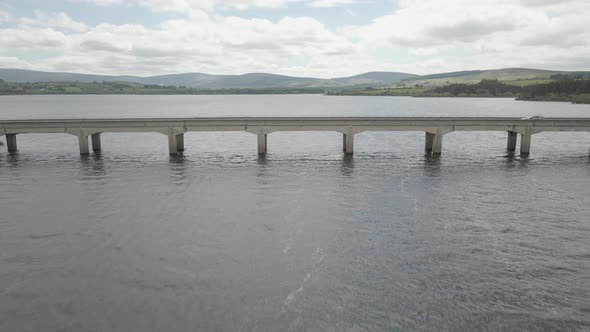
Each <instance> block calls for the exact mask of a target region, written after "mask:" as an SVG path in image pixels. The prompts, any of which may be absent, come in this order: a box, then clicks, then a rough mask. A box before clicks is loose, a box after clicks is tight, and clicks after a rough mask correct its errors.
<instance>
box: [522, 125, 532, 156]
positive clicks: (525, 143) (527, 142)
mask: <svg viewBox="0 0 590 332" xmlns="http://www.w3.org/2000/svg"><path fill="white" fill-rule="evenodd" d="M532 136H533V135H532V134H531V132H530V131H529V130H527V131H526V132H525V133H524V134H521V135H520V155H521V156H528V155H529V154H530V153H531V138H532Z"/></svg>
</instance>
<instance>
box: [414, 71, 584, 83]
mask: <svg viewBox="0 0 590 332" xmlns="http://www.w3.org/2000/svg"><path fill="white" fill-rule="evenodd" d="M572 73H574V72H568V71H553V70H541V69H528V68H504V69H494V70H472V71H460V72H450V73H441V74H433V75H423V76H417V77H413V78H408V79H405V80H403V82H404V83H407V84H431V85H443V84H448V83H477V82H480V81H481V80H484V79H488V80H490V79H492V80H499V81H525V80H535V81H537V82H535V83H538V81H543V80H549V78H550V77H551V76H552V75H557V74H572ZM580 73H589V72H580ZM516 85H526V84H516Z"/></svg>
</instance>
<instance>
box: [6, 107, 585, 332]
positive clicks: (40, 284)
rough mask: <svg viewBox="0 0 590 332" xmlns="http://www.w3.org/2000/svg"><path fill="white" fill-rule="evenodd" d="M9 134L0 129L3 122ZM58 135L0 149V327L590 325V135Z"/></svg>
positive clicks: (47, 110)
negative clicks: (513, 150)
mask: <svg viewBox="0 0 590 332" xmlns="http://www.w3.org/2000/svg"><path fill="white" fill-rule="evenodd" d="M304 115H305V116H531V115H543V116H546V117H547V116H559V117H590V105H572V104H567V103H542V102H517V101H513V100H510V99H479V98H473V99H439V98H429V99H415V98H404V97H400V98H391V97H326V96H17V97H1V98H0V119H18V118H63V117H79V118H95V117H152V116H153V117H190V116H304ZM1 140H2V141H4V142H5V140H4V138H2V139H1ZM341 145H342V138H341V135H340V134H338V133H321V132H320V133H318V132H310V133H308V132H305V133H302V132H295V133H284V132H281V133H273V134H271V135H269V153H268V155H267V157H265V158H259V157H258V156H257V155H256V136H254V135H252V134H249V133H187V134H185V146H186V151H185V153H184V155H183V156H181V157H169V156H168V154H167V138H166V136H164V135H161V134H157V133H154V134H137V133H136V134H123V133H121V134H103V135H102V148H103V151H102V154H99V155H96V154H94V155H93V154H91V155H90V156H87V157H82V156H80V155H79V153H78V143H77V138H76V137H74V136H70V135H67V134H52V135H32V134H31V135H19V136H18V146H19V151H18V153H14V154H9V153H7V152H6V150H5V149H6V147H5V146H3V147H1V148H0V149H1V150H0V331H19V332H24V331H390V330H391V331H397V330H416V331H432V330H443V331H458V330H466V331H468V330H512V331H515V330H516V331H517V330H537V331H541V330H562V331H566V330H567V331H590V300H589V299H590V241H589V239H590V158H589V157H588V148H589V147H590V133H541V134H537V135H534V136H533V143H532V154H531V156H530V157H529V158H520V157H513V156H508V155H507V154H506V152H505V151H504V149H505V145H506V135H505V133H496V132H476V133H469V132H457V133H450V134H448V135H445V139H444V147H443V155H442V157H441V158H440V159H437V160H432V159H429V158H427V157H425V156H424V155H423V148H424V134H423V133H414V132H393V133H389V132H375V133H362V134H359V135H357V136H356V137H355V155H354V156H353V157H346V156H344V155H343V154H342V146H341Z"/></svg>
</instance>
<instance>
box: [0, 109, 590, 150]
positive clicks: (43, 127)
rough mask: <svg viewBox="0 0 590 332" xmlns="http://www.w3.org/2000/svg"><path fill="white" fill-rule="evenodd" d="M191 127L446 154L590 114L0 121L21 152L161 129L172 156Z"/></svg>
mask: <svg viewBox="0 0 590 332" xmlns="http://www.w3.org/2000/svg"><path fill="white" fill-rule="evenodd" d="M191 131H246V132H250V133H252V134H255V135H257V136H258V153H259V154H265V153H266V151H267V139H268V134H270V133H273V132H277V131H334V132H339V133H342V148H343V151H344V152H345V153H347V154H352V153H353V150H354V135H356V134H359V133H362V132H365V131H421V132H424V133H425V151H426V152H427V153H432V154H433V155H440V154H441V152H442V145H443V136H444V135H445V134H448V133H450V132H453V131H504V132H507V144H506V147H507V150H508V151H509V152H515V151H516V145H517V138H518V135H520V154H521V155H523V156H526V155H528V154H529V153H530V150H531V138H532V136H533V135H534V134H537V133H540V132H545V131H586V132H590V118H540V117H533V118H514V117H461V118H458V117H455V118H451V117H442V118H436V117H251V118H249V117H242V118H230V117H220V118H168V119H161V118H136V119H56V120H0V135H6V145H7V147H8V151H16V150H17V142H16V137H17V135H19V134H27V133H67V134H71V135H74V136H77V137H78V141H79V144H80V153H81V154H88V153H89V152H90V149H89V139H88V138H89V137H90V140H91V141H92V150H93V151H100V150H101V142H100V134H101V133H115V132H157V133H162V134H164V135H166V136H167V137H168V148H169V152H170V154H171V155H174V154H178V153H179V152H182V151H184V133H186V132H191Z"/></svg>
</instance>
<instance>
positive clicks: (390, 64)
mask: <svg viewBox="0 0 590 332" xmlns="http://www.w3.org/2000/svg"><path fill="white" fill-rule="evenodd" d="M589 17H590V0H2V1H0V68H21V69H33V70H43V71H68V72H80V73H92V74H108V75H142V76H149V75H160V74H172V73H184V72H202V73H209V74H243V73H250V72H267V73H275V74H284V75H292V76H310V77H323V78H333V77H342V76H350V75H356V74H360V73H364V72H368V71H399V72H408V73H414V74H429V73H440V72H448V71H457V70H473V69H494V68H504V67H526V68H540V69H555V70H590V23H589V22H590V19H589Z"/></svg>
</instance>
